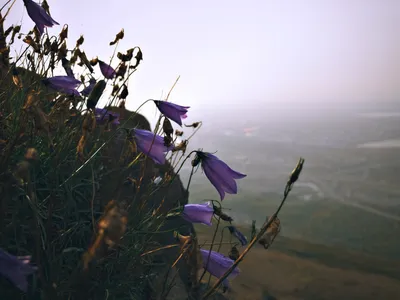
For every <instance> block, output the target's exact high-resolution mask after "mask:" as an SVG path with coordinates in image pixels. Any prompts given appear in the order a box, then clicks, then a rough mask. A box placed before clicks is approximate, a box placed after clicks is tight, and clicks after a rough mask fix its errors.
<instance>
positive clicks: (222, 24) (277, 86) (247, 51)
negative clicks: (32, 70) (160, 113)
mask: <svg viewBox="0 0 400 300" xmlns="http://www.w3.org/2000/svg"><path fill="white" fill-rule="evenodd" d="M3 1H4V0H3ZM3 1H2V2H3ZM48 2H49V4H50V7H51V13H52V16H53V18H54V19H55V20H57V21H58V22H59V23H60V24H61V26H55V27H53V28H51V29H49V33H50V34H58V33H59V32H60V30H61V28H62V25H63V24H65V23H68V24H69V37H70V38H69V40H70V44H69V46H70V47H71V48H72V47H73V45H74V44H75V41H76V39H77V38H78V37H79V35H80V34H84V35H85V44H84V47H83V48H84V50H85V51H86V53H87V55H88V57H89V58H92V57H94V56H97V55H98V56H99V57H100V58H101V59H102V60H105V61H107V60H109V58H110V56H111V55H112V52H113V48H112V47H110V46H108V43H109V42H110V41H111V40H113V39H114V36H115V34H116V33H117V32H118V31H119V30H120V29H121V28H124V29H125V39H124V40H123V41H122V42H121V43H120V46H119V48H118V50H120V51H125V50H126V49H128V48H131V47H133V46H140V47H141V48H142V50H143V56H144V61H143V62H142V65H141V66H140V67H139V70H138V72H136V73H135V75H134V77H133V78H132V80H131V81H130V85H129V87H130V97H129V101H128V108H131V109H132V108H135V107H137V106H138V105H139V104H140V103H141V102H143V100H146V99H148V98H156V99H157V98H160V96H161V94H162V92H164V95H165V94H166V93H167V91H168V90H169V88H170V87H171V85H172V84H173V82H174V81H175V79H176V77H177V76H178V75H181V80H180V81H179V84H178V85H177V87H176V89H175V90H174V92H173V94H172V98H171V100H172V101H174V102H176V103H178V104H182V105H190V106H192V110H198V111H200V110H205V109H211V108H212V109H215V110H217V111H222V109H223V107H225V106H226V105H227V104H230V105H237V106H243V105H248V106H254V107H255V108H256V110H257V109H258V110H259V109H264V108H265V107H268V106H271V105H276V104H278V103H287V102H297V103H301V102H304V101H307V102H315V103H318V104H319V105H325V104H326V105H328V104H332V103H333V102H334V101H335V102H336V101H340V102H354V101H357V102H363V101H393V100H399V99H400V1H399V0H286V1H285V0H278V1H271V0H258V1H236V0H229V1H228V0H226V1H225V0H213V1H211V0H201V1H194V0H191V1H189V0H186V1H174V0H170V1H151V0H147V1H136V0H115V1H110V0H97V1H94V0H84V1H83V0H79V1H78V0H68V1H65V0H48ZM11 22H12V23H21V22H22V25H23V32H27V31H29V29H31V28H32V26H33V22H32V21H31V20H30V18H29V16H28V15H27V13H26V11H25V9H24V6H23V2H22V0H17V3H16V4H15V7H14V9H13V11H12V13H11V15H10V16H9V17H8V24H10V23H11ZM115 66H116V63H115ZM146 111H147V112H150V113H152V114H154V113H155V110H154V107H153V106H152V105H151V104H149V105H148V107H147V109H146Z"/></svg>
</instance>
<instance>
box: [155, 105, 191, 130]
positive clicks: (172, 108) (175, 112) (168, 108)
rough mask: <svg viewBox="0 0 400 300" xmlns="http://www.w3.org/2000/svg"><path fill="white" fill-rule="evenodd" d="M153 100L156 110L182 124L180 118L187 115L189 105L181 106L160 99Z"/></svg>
mask: <svg viewBox="0 0 400 300" xmlns="http://www.w3.org/2000/svg"><path fill="white" fill-rule="evenodd" d="M153 101H154V103H155V104H156V106H157V108H158V110H159V111H160V112H161V113H162V114H163V115H164V116H166V117H167V118H168V119H171V120H172V121H174V122H175V123H177V124H178V125H180V126H182V119H185V118H186V117H187V115H186V113H187V112H188V109H189V108H190V106H181V105H177V104H174V103H171V102H167V101H160V100H153Z"/></svg>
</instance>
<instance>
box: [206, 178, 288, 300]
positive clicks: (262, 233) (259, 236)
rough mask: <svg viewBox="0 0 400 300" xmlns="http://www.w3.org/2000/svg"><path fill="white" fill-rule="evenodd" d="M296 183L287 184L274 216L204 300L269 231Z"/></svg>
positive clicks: (207, 295)
mask: <svg viewBox="0 0 400 300" xmlns="http://www.w3.org/2000/svg"><path fill="white" fill-rule="evenodd" d="M293 184H294V183H287V184H286V188H285V192H284V195H283V199H282V201H281V203H280V205H279V207H278V208H277V210H276V211H275V213H274V214H273V215H272V217H271V218H270V220H269V221H266V222H265V223H264V225H263V226H262V228H261V229H260V232H259V233H258V234H257V235H256V236H255V237H254V238H253V239H252V240H251V242H250V243H249V245H248V246H247V247H246V249H245V250H244V251H243V252H242V254H241V255H240V256H239V257H238V259H237V260H236V261H235V262H234V263H233V264H232V266H231V267H230V268H229V269H228V270H227V271H226V272H225V274H224V275H222V276H221V277H220V278H219V279H218V280H217V282H216V283H215V284H214V285H213V286H212V288H211V289H209V290H208V291H207V293H206V294H205V295H204V296H203V300H205V299H207V298H208V297H209V296H211V294H212V293H213V292H214V291H215V290H216V289H217V288H218V287H219V285H220V284H221V283H222V282H223V281H224V280H225V279H226V278H227V277H228V276H229V275H230V274H231V273H232V271H233V270H234V269H235V268H236V267H237V265H239V263H240V262H241V261H242V260H243V258H244V257H245V256H246V254H247V253H248V252H249V251H250V249H251V248H252V247H253V246H254V244H255V243H256V242H257V241H258V240H259V239H260V238H261V237H262V236H263V235H264V233H265V232H266V231H267V229H268V227H269V226H270V225H271V224H272V222H274V221H275V218H276V217H277V216H278V214H279V212H280V210H281V209H282V207H283V204H284V203H285V201H286V199H287V196H288V195H289V193H290V191H291V190H292V187H293Z"/></svg>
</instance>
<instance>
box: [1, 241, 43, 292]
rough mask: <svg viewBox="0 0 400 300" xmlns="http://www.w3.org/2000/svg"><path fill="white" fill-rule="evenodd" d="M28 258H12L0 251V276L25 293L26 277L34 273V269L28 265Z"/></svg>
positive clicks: (26, 287)
mask: <svg viewBox="0 0 400 300" xmlns="http://www.w3.org/2000/svg"><path fill="white" fill-rule="evenodd" d="M30 259H31V257H30V256H19V257H18V256H13V255H11V254H9V253H7V252H6V251H4V250H2V249H0V274H1V275H2V276H4V277H6V278H8V279H9V280H10V281H11V282H12V283H13V284H14V285H15V286H16V287H17V288H19V289H20V290H22V291H23V292H26V291H27V290H28V281H27V280H26V276H28V275H30V274H32V273H34V272H35V271H36V269H37V268H36V267H33V266H31V265H30Z"/></svg>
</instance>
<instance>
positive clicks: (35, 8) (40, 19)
mask: <svg viewBox="0 0 400 300" xmlns="http://www.w3.org/2000/svg"><path fill="white" fill-rule="evenodd" d="M23 1H24V4H25V7H26V11H27V12H28V15H29V17H30V18H31V19H32V21H33V22H34V23H35V24H36V27H37V29H38V30H39V33H40V35H42V34H43V32H44V27H53V25H60V24H59V23H57V21H55V20H54V19H53V18H52V17H50V16H49V15H48V14H47V12H46V11H45V10H44V8H43V7H41V6H40V5H39V4H37V3H36V2H34V1H32V0H23Z"/></svg>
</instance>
